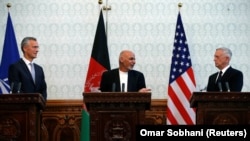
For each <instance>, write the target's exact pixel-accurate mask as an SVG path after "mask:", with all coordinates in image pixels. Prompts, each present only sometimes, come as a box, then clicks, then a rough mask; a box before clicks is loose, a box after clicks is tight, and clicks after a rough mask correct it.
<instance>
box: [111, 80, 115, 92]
mask: <svg viewBox="0 0 250 141" xmlns="http://www.w3.org/2000/svg"><path fill="white" fill-rule="evenodd" d="M115 87H116V86H115V82H114V83H113V84H112V92H115Z"/></svg>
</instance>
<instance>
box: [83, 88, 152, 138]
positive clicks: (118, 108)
mask: <svg viewBox="0 0 250 141" xmlns="http://www.w3.org/2000/svg"><path fill="white" fill-rule="evenodd" d="M83 101H84V103H85V104H86V106H87V109H88V111H89V113H90V121H91V123H90V125H91V127H90V130H91V135H90V138H91V141H135V138H136V135H135V131H136V125H141V124H144V123H145V110H148V109H150V103H151V93H137V92H134V93H133V92H125V93H122V92H97V93H93V92H90V93H83Z"/></svg>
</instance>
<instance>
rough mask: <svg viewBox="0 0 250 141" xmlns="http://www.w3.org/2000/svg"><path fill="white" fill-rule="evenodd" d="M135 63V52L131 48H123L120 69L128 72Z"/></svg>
mask: <svg viewBox="0 0 250 141" xmlns="http://www.w3.org/2000/svg"><path fill="white" fill-rule="evenodd" d="M134 65H135V54H134V53H133V52H132V51H130V50H123V51H121V53H120V56H119V69H120V70H121V71H123V72H127V71H129V70H131V69H133V67H134Z"/></svg>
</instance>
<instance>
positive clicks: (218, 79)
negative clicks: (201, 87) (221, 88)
mask: <svg viewBox="0 0 250 141" xmlns="http://www.w3.org/2000/svg"><path fill="white" fill-rule="evenodd" d="M221 77H222V71H220V73H219V76H218V78H217V81H216V83H217V84H218V82H221Z"/></svg>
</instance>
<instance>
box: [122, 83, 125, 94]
mask: <svg viewBox="0 0 250 141" xmlns="http://www.w3.org/2000/svg"><path fill="white" fill-rule="evenodd" d="M124 89H125V84H124V83H122V92H125V91H124Z"/></svg>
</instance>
